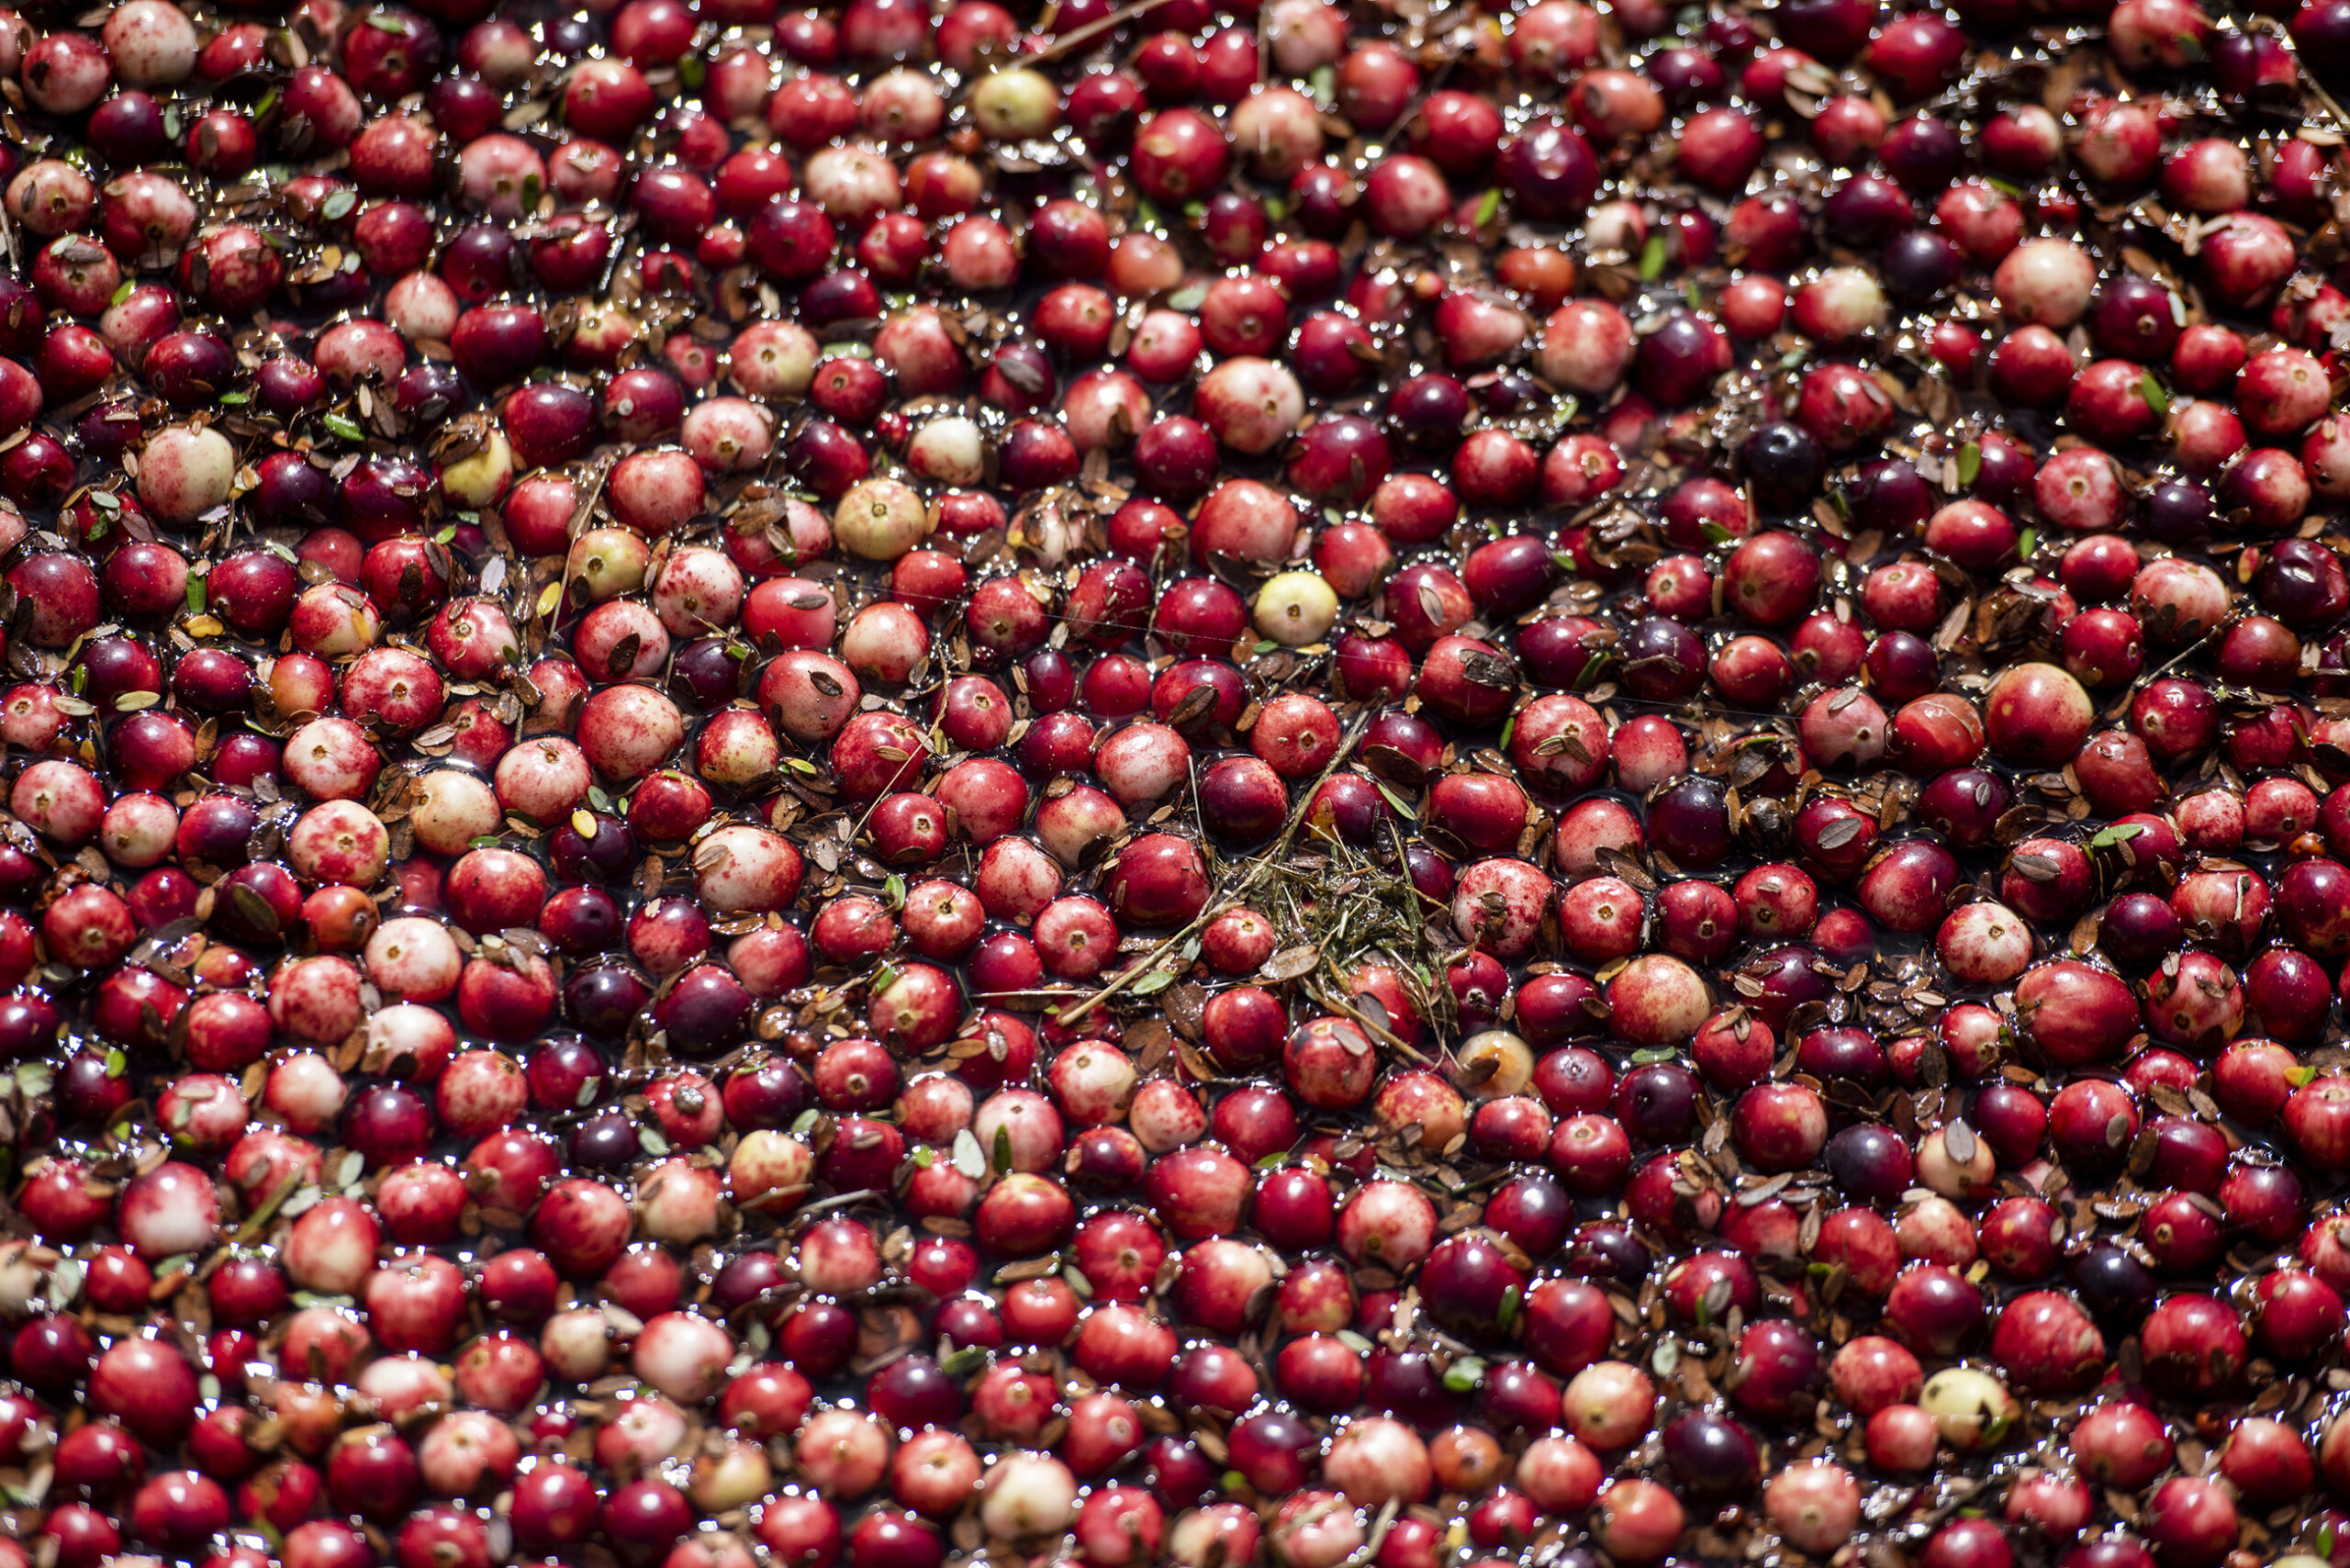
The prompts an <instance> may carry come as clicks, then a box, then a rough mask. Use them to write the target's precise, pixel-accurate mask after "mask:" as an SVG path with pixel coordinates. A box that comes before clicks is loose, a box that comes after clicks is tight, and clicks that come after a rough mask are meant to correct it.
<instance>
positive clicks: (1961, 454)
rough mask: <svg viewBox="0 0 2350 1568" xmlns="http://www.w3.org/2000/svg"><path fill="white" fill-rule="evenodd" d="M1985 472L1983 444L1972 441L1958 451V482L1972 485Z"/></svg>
mask: <svg viewBox="0 0 2350 1568" xmlns="http://www.w3.org/2000/svg"><path fill="white" fill-rule="evenodd" d="M1982 472H1983V443H1982V442H1979V441H1970V442H1967V443H1966V444H1965V445H1964V446H1962V447H1960V448H1959V449H1958V482H1959V483H1960V484H1962V485H1972V484H1973V483H1975V476H1976V475H1978V474H1980V473H1982Z"/></svg>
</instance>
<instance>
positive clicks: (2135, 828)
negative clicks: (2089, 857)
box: [2089, 823, 2146, 849]
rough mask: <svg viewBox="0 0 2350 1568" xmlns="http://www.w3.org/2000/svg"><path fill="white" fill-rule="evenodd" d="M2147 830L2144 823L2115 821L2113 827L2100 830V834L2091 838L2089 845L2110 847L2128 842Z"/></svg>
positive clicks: (2092, 846) (2093, 847)
mask: <svg viewBox="0 0 2350 1568" xmlns="http://www.w3.org/2000/svg"><path fill="white" fill-rule="evenodd" d="M2145 831H2146V824H2145V823H2114V824H2113V825H2112V826H2111V827H2109V828H2104V829H2101V830H2099V832H2098V835H2097V836H2096V837H2095V838H2092V839H2090V840H2089V847H2090V848H2091V849H2110V848H2112V847H2113V846H2115V845H2117V844H2126V843H2128V842H2129V841H2130V840H2131V839H2133V838H2135V837H2137V836H2138V835H2139V834H2142V833H2143V832H2145Z"/></svg>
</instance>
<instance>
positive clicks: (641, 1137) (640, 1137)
mask: <svg viewBox="0 0 2350 1568" xmlns="http://www.w3.org/2000/svg"><path fill="white" fill-rule="evenodd" d="M636 1146H637V1147H638V1148H641V1149H643V1150H644V1152H645V1153H647V1154H653V1155H661V1154H666V1153H668V1152H669V1140H668V1139H667V1138H666V1137H662V1136H661V1135H660V1133H658V1132H657V1131H655V1129H653V1128H651V1127H639V1128H637V1130H636Z"/></svg>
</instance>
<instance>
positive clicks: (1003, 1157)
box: [995, 1125, 1012, 1174]
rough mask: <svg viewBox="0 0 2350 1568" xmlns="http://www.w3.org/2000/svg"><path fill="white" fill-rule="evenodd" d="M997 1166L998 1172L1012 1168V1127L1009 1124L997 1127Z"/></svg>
mask: <svg viewBox="0 0 2350 1568" xmlns="http://www.w3.org/2000/svg"><path fill="white" fill-rule="evenodd" d="M995 1168H996V1171H997V1173H998V1174H1002V1172H1004V1171H1006V1170H1011V1169H1012V1128H1011V1126H1009V1125H1005V1126H998V1127H997V1128H996V1129H995Z"/></svg>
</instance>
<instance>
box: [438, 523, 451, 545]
mask: <svg viewBox="0 0 2350 1568" xmlns="http://www.w3.org/2000/svg"><path fill="white" fill-rule="evenodd" d="M455 537H457V525H456V524H455V523H451V524H449V525H448V526H447V527H445V528H443V529H442V530H440V531H439V532H436V533H434V534H433V536H432V543H435V544H446V543H449V541H451V540H452V539H454V538H455Z"/></svg>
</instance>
